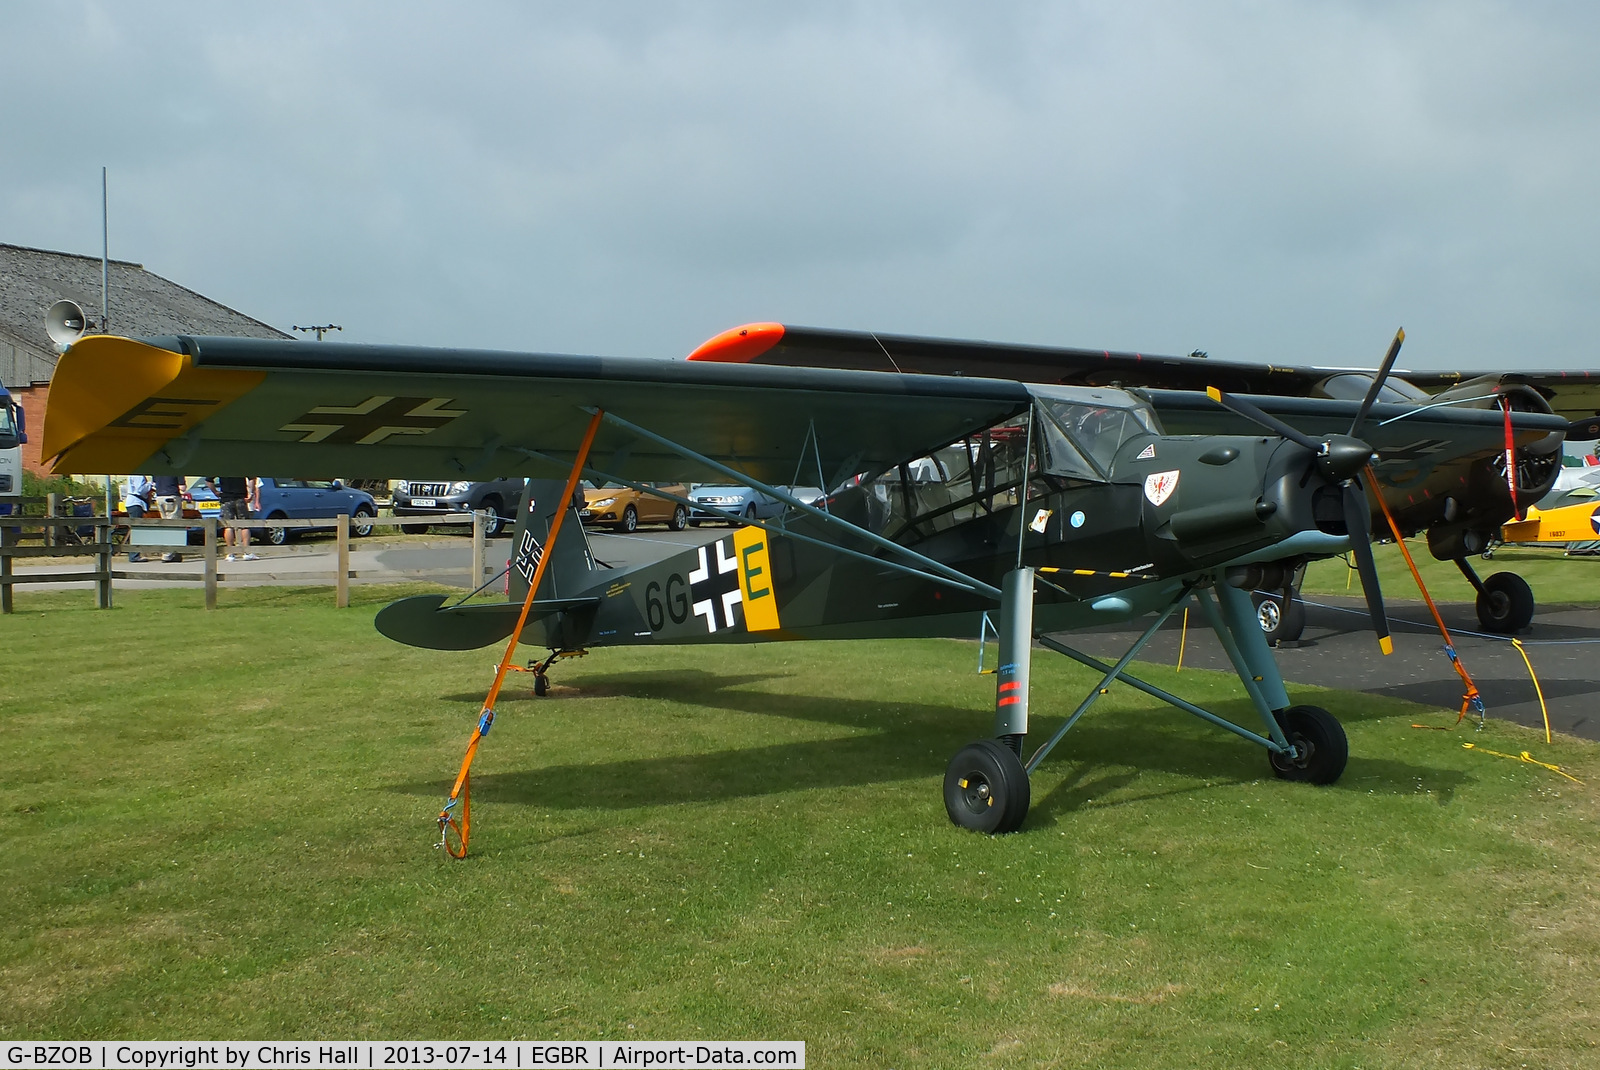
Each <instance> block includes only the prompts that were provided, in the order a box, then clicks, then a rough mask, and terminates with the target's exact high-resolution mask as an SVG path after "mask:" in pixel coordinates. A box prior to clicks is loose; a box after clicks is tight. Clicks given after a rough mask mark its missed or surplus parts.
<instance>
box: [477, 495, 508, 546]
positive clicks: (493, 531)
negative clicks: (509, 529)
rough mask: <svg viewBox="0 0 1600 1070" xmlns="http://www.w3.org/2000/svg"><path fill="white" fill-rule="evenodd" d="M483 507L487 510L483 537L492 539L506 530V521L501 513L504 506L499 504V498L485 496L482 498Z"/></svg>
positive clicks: (503, 511)
mask: <svg viewBox="0 0 1600 1070" xmlns="http://www.w3.org/2000/svg"><path fill="white" fill-rule="evenodd" d="M483 508H485V509H487V510H489V515H488V516H487V517H486V518H485V519H484V524H483V534H484V537H485V538H489V539H492V538H494V537H495V536H497V535H499V534H500V533H501V532H502V531H504V530H506V521H505V517H504V515H503V514H504V513H505V508H506V507H505V506H504V505H502V504H501V502H500V499H499V498H485V499H484V500H483Z"/></svg>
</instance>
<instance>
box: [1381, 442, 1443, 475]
mask: <svg viewBox="0 0 1600 1070" xmlns="http://www.w3.org/2000/svg"><path fill="white" fill-rule="evenodd" d="M1447 445H1449V443H1447V442H1445V441H1444V440H1443V439H1438V438H1423V439H1418V440H1417V441H1415V442H1412V443H1410V444H1409V445H1405V446H1394V447H1387V446H1386V447H1384V448H1383V449H1380V450H1379V451H1378V467H1379V468H1387V467H1389V466H1391V465H1397V464H1408V463H1415V462H1418V461H1422V460H1424V459H1426V458H1428V457H1431V456H1433V455H1434V454H1436V453H1443V452H1444V448H1445V446H1447Z"/></svg>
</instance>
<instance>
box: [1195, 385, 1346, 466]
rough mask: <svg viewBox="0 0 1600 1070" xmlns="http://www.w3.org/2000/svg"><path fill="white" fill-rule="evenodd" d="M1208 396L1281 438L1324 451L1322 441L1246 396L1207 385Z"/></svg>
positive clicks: (1316, 450)
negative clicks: (1252, 402)
mask: <svg viewBox="0 0 1600 1070" xmlns="http://www.w3.org/2000/svg"><path fill="white" fill-rule="evenodd" d="M1206 396H1207V397H1209V398H1210V399H1211V400H1212V401H1215V402H1216V403H1217V404H1218V405H1221V406H1222V407H1223V408H1225V409H1229V410H1231V411H1233V412H1236V413H1238V414H1239V415H1240V416H1243V417H1244V418H1245V419H1246V420H1250V421H1251V422H1253V423H1256V424H1259V425H1260V426H1262V427H1265V428H1266V429H1267V430H1268V431H1271V432H1272V433H1273V434H1275V435H1277V436H1278V437H1279V438H1286V439H1288V440H1289V441H1290V442H1296V443H1299V444H1300V445H1302V446H1304V447H1305V448H1306V449H1308V450H1311V451H1313V452H1316V453H1320V452H1322V443H1321V442H1319V441H1317V440H1316V439H1314V438H1312V437H1311V436H1310V435H1308V434H1306V433H1305V432H1304V431H1300V430H1297V429H1295V428H1293V427H1290V426H1289V425H1288V424H1286V423H1284V422H1283V421H1282V420H1280V419H1278V418H1277V417H1276V416H1273V415H1271V414H1269V413H1266V412H1263V411H1262V410H1261V409H1259V408H1257V407H1256V406H1255V405H1252V404H1251V403H1250V402H1248V401H1246V400H1245V399H1244V398H1236V397H1234V396H1233V395H1232V394H1227V393H1224V392H1222V391H1221V390H1218V389H1217V388H1216V387H1214V386H1208V387H1206Z"/></svg>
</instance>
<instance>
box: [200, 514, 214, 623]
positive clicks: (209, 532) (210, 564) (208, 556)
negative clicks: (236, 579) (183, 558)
mask: <svg viewBox="0 0 1600 1070" xmlns="http://www.w3.org/2000/svg"><path fill="white" fill-rule="evenodd" d="M203 523H204V524H205V529H206V548H205V555H204V557H205V563H206V608H207V609H216V608H217V518H216V517H214V516H208V517H206V518H205V520H204V521H203Z"/></svg>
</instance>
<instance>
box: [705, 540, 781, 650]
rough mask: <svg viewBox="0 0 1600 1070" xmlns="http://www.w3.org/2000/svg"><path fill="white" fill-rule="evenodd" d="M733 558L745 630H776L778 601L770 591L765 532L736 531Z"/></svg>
mask: <svg viewBox="0 0 1600 1070" xmlns="http://www.w3.org/2000/svg"><path fill="white" fill-rule="evenodd" d="M719 545H720V544H719ZM733 556H734V559H735V560H736V561H737V562H738V565H739V594H740V597H741V598H742V599H743V601H744V626H745V629H746V630H747V631H752V632H770V631H773V630H774V629H776V628H777V627H778V598H777V595H776V593H775V592H774V591H773V589H772V562H771V559H770V557H769V555H768V553H767V533H766V532H765V531H763V530H761V529H760V528H754V527H751V528H740V529H739V530H738V531H736V532H734V534H733Z"/></svg>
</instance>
